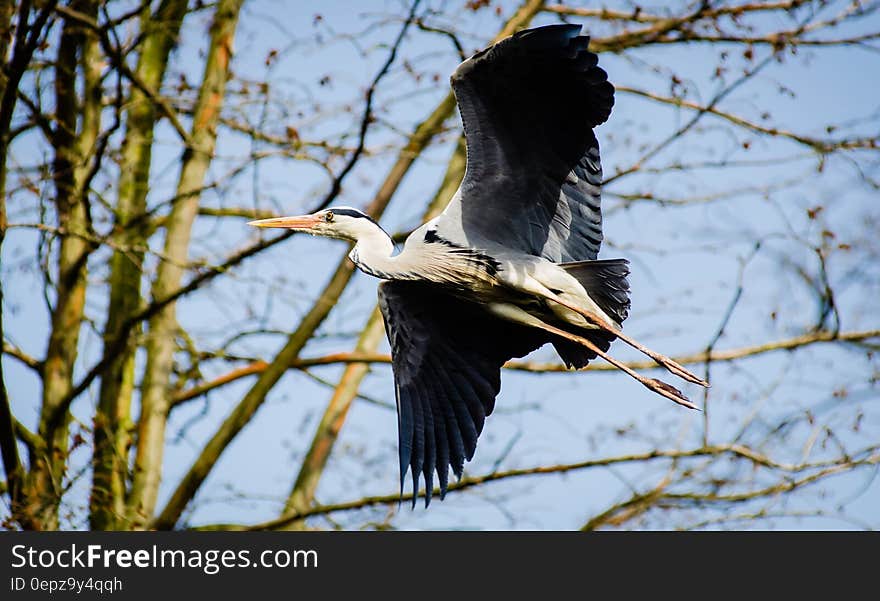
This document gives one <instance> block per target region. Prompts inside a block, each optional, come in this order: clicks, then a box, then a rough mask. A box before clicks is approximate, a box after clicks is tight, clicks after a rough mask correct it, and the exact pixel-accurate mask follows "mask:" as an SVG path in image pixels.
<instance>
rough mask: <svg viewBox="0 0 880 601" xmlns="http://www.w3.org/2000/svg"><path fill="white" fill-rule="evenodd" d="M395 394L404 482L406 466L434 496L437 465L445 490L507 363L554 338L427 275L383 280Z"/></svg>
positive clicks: (469, 453) (469, 451) (467, 454)
mask: <svg viewBox="0 0 880 601" xmlns="http://www.w3.org/2000/svg"><path fill="white" fill-rule="evenodd" d="M379 307H380V308H381V310H382V316H383V318H384V319H385V329H386V332H387V334H388V340H389V343H390V344H391V357H392V367H393V369H394V381H395V391H396V394H397V410H398V427H399V429H400V430H399V433H398V434H399V438H398V440H399V444H400V448H399V452H400V469H401V483H403V480H404V478H405V475H406V470H407V467H409V469H410V470H411V472H412V477H413V488H414V491H415V492H417V491H418V484H419V476H420V474H421V475H424V477H425V484H426V487H427V490H426V496H425V502H426V504H427V503H429V502H430V499H431V488H432V486H433V472H434V470H435V469H436V471H437V473H438V476H439V478H438V479H439V482H440V495H441V498H442V497H443V496H444V495H445V494H446V488H447V485H448V481H449V479H448V469H449V466H451V467H452V470H453V472H454V473H455V475H456V476H458V477H459V478H460V477H461V472H462V467H463V465H464V461H465V460H466V459H467V460H470V459H472V458H473V456H474V451H475V449H476V446H477V438H478V437H479V435H480V433H481V432H482V429H483V424H484V423H485V419H486V417H487V416H488V415H490V414H491V413H492V409H493V408H494V406H495V396H496V395H497V394H498V392H499V390H500V388H501V376H500V370H501V366H502V365H503V364H504V363H505V362H506V361H507V360H509V359H511V358H514V357H522V356H524V355H526V354H528V353H530V352H531V351H533V350H534V349H536V348H538V347H540V346H542V345H543V344H544V343H546V342H549V341H550V338H548V337H547V335H546V334H545V333H544V332H543V331H540V330H535V329H531V328H526V327H524V326H520V325H517V324H514V323H510V322H506V321H502V320H500V319H498V318H495V317H493V316H492V315H490V314H489V313H487V312H485V311H484V310H483V309H482V308H480V307H479V306H477V305H476V304H474V303H471V302H468V301H466V300H463V299H460V298H457V297H455V296H452V295H449V294H447V293H445V292H443V291H442V290H441V289H440V288H438V287H437V286H434V285H432V284H428V283H424V282H412V281H397V282H383V283H382V284H380V285H379Z"/></svg>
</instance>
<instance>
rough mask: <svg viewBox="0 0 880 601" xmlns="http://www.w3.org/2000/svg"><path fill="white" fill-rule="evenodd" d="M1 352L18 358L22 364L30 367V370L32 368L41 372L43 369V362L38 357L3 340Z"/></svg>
mask: <svg viewBox="0 0 880 601" xmlns="http://www.w3.org/2000/svg"><path fill="white" fill-rule="evenodd" d="M3 354H4V355H9V356H10V357H14V358H15V359H18V360H19V361H20V362H21V363H23V364H24V365H27V366H28V367H30V368H31V369H32V370H34V371H35V372H37V373H41V372H42V371H43V362H42V361H40V360H39V359H36V358H34V357H31V356H30V355H28V354H27V353H25V352H24V351H23V350H21V349H20V348H18V347H17V346H15V345H14V344H12V343H10V342H7V341H5V340H4V341H3Z"/></svg>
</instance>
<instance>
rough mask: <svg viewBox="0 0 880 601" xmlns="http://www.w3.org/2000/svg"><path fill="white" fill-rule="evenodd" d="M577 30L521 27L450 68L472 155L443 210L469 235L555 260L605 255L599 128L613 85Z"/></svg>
mask: <svg viewBox="0 0 880 601" xmlns="http://www.w3.org/2000/svg"><path fill="white" fill-rule="evenodd" d="M579 31H580V26H579V25H550V26H547V27H539V28H535V29H529V30H526V31H522V32H519V33H517V34H515V35H513V36H511V37H509V38H506V39H504V40H502V41H500V42H498V43H497V44H495V45H494V46H492V47H490V48H488V49H486V50H484V51H482V52H480V53H478V54H476V55H474V56H473V57H472V58H470V59H468V60H467V61H465V62H464V63H462V64H461V65H460V66H459V67H458V69H456V71H455V73H454V74H453V76H452V87H453V90H454V92H455V96H456V99H457V101H458V105H459V109H460V111H461V119H462V124H463V126H464V132H465V137H466V140H467V155H468V158H467V170H466V173H465V177H464V180H463V181H462V184H461V194H460V196H459V197H457V198H456V199H455V200H454V201H453V202H452V203H450V205H449V207H448V208H447V210H446V212H445V213H446V215H448V216H449V217H451V219H450V221H449V222H448V223H449V224H450V227H452V226H453V225H455V226H458V224H460V226H461V228H462V229H463V230H464V234H465V236H466V237H467V239H468V240H469V241H473V242H475V243H479V242H481V241H489V242H493V243H496V244H500V245H502V246H505V247H507V248H512V249H518V250H520V251H522V252H526V253H529V254H532V255H537V256H541V257H544V258H545V259H548V260H550V261H553V262H554V263H561V262H571V261H583V260H588V259H595V258H596V256H597V255H598V252H599V246H600V244H601V242H602V214H601V207H600V188H601V184H602V167H601V163H600V158H599V144H598V141H597V140H596V137H595V135H594V134H593V131H592V128H593V127H595V126H596V125H598V124H600V123H603V122H604V121H605V120H606V119H608V116H609V115H610V114H611V108H612V106H613V104H614V86H612V85H611V83H609V82H608V81H607V74H606V73H605V71H603V70H602V69H601V68H599V67H598V66H597V63H598V57H597V56H596V55H595V54H594V53H592V52H589V51H588V49H587V48H588V46H589V42H590V39H589V37H587V36H578V32H579ZM441 223H442V222H441ZM500 224H504V227H499V225H500ZM441 233H442V227H441Z"/></svg>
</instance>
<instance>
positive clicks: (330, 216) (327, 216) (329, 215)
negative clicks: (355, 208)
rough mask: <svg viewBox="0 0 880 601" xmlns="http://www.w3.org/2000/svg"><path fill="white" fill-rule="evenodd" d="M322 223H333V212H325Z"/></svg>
mask: <svg viewBox="0 0 880 601" xmlns="http://www.w3.org/2000/svg"><path fill="white" fill-rule="evenodd" d="M324 221H326V222H327V223H330V222H331V221H333V211H327V212H326V213H324Z"/></svg>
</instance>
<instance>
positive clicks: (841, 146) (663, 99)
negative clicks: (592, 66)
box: [615, 85, 877, 153]
mask: <svg viewBox="0 0 880 601" xmlns="http://www.w3.org/2000/svg"><path fill="white" fill-rule="evenodd" d="M615 89H616V90H617V91H618V92H624V93H627V94H633V95H634V96H641V97H642V98H648V99H650V100H654V101H656V102H660V103H663V104H670V105H673V106H678V107H683V108H687V109H691V110H695V111H699V112H701V113H708V114H710V115H715V116H716V117H720V118H722V119H724V120H726V121H729V122H730V123H733V124H734V125H738V126H740V127H743V128H745V129H748V130H750V131H753V132H755V133H759V134H766V135H768V136H778V137H781V138H788V139H790V140H793V141H795V142H797V143H799V144H803V145H804V146H809V147H810V148H812V149H814V150H816V151H817V152H820V153H829V152H833V151H835V150H852V149H858V148H877V138H876V137H874V136H871V137H865V138H852V139H842V140H822V139H819V138H811V137H808V136H803V135H800V134H796V133H793V132H790V131H786V130H784V129H779V128H775V127H765V126H763V125H760V124H758V123H754V122H752V121H748V120H747V119H745V118H743V117H739V116H737V115H734V114H732V113H728V112H725V111H722V110H720V109H718V108H716V107H715V106H702V105H700V104H698V103H696V102H691V101H689V100H684V99H682V98H675V97H670V96H662V95H660V94H656V93H654V92H648V91H646V90H639V89H637V88H631V87H629V86H621V85H617V86H615Z"/></svg>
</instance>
